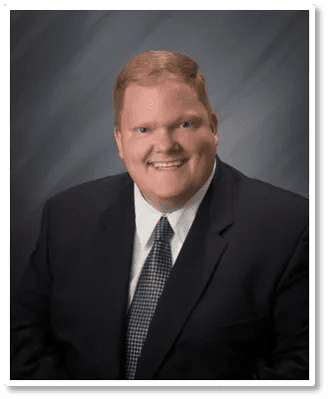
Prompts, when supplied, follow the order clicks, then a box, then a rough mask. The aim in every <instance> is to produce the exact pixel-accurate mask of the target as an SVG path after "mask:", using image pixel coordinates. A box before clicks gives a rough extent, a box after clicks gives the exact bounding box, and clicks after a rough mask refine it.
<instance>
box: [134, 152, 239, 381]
mask: <svg viewBox="0 0 328 399" xmlns="http://www.w3.org/2000/svg"><path fill="white" fill-rule="evenodd" d="M232 187H233V184H232V177H231V174H230V172H229V171H228V170H226V169H225V166H224V165H223V164H222V163H221V162H220V161H219V159H218V158H217V169H216V172H215V176H214V178H213V181H212V183H211V186H210V187H209V189H208V192H207V193H206V196H205V198H204V200H203V201H202V204H201V205H200V207H199V210H198V212H197V215H196V218H195V221H194V223H193V225H192V227H191V229H190V231H189V234H188V236H187V238H186V241H185V243H184V245H183V247H182V249H181V252H180V254H179V256H178V259H177V261H176V263H175V265H174V267H173V270H172V272H171V275H170V277H169V279H168V281H167V283H166V285H165V288H164V291H163V294H162V297H161V298H160V300H159V302H158V305H157V308H156V312H155V315H154V317H153V320H152V322H151V325H150V328H149V331H148V335H147V339H146V342H145V345H144V347H143V351H142V353H141V356H140V359H139V363H138V368H137V371H136V375H135V378H136V379H151V378H153V376H154V375H155V373H156V371H157V370H158V368H159V367H160V365H161V363H162V361H163V360H164V358H165V356H166V355H167V353H168V352H169V350H170V348H171V347H172V345H173V344H174V341H175V340H176V338H177V336H178V334H179V332H180V330H181V329H182V327H183V325H184V323H185V322H186V319H187V318H188V315H189V314H190V313H191V311H192V309H193V308H194V306H195V305H196V303H197V301H198V299H199V298H200V296H201V295H202V293H203V292H204V290H205V289H206V286H207V284H208V282H209V280H210V279H211V276H212V275H213V272H214V271H215V269H216V267H217V265H218V263H219V260H220V257H221V256H222V255H223V252H224V250H225V248H226V246H227V243H226V241H225V240H224V239H223V238H222V237H221V236H220V233H222V232H223V230H224V229H226V228H227V227H228V226H230V225H231V224H232V223H233V214H232V196H233V194H232Z"/></svg>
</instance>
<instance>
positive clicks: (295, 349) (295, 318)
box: [254, 226, 309, 380]
mask: <svg viewBox="0 0 328 399" xmlns="http://www.w3.org/2000/svg"><path fill="white" fill-rule="evenodd" d="M272 313H273V314H272V317H273V321H274V322H273V345H272V348H270V354H269V356H268V358H267V359H262V360H261V361H260V362H259V363H258V365H257V370H256V373H255V374H256V375H255V376H254V377H255V378H257V379H261V380H306V379H309V232H308V226H307V227H306V229H305V231H303V233H302V235H301V237H300V239H299V241H298V243H297V246H296V248H295V250H294V252H293V254H292V257H291V258H290V260H289V262H288V264H287V267H286V269H285V271H284V273H283V275H282V277H281V278H280V280H279V283H278V285H277V289H276V293H275V297H274V303H273V308H272Z"/></svg>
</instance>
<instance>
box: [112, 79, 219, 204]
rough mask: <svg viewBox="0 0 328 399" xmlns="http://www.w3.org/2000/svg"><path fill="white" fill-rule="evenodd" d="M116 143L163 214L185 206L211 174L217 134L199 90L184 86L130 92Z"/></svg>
mask: <svg viewBox="0 0 328 399" xmlns="http://www.w3.org/2000/svg"><path fill="white" fill-rule="evenodd" d="M115 138H116V142H117V145H118V149H119V155H120V157H121V158H122V159H123V160H124V163H125V165H126V167H127V169H128V172H129V174H130V176H131V177H132V179H133V180H134V182H135V183H136V184H137V186H138V187H139V189H140V191H141V193H142V195H143V196H144V198H145V199H146V200H147V201H148V202H149V203H150V204H152V205H153V206H155V207H156V208H157V209H160V210H162V211H168V212H169V211H172V210H173V209H176V208H177V207H180V206H182V205H183V204H184V203H185V202H186V201H188V199H189V198H191V197H192V196H193V195H194V194H195V193H196V192H197V191H198V190H199V189H200V188H201V187H202V186H203V185H204V183H205V182H206V181H207V179H208V178H209V176H210V174H211V172H212V169H213V165H214V160H215V155H216V146H217V134H216V133H213V132H212V130H211V127H210V121H209V118H208V113H207V111H206V109H205V107H204V106H203V104H202V103H201V102H200V101H199V100H198V98H197V94H196V92H195V90H193V89H192V88H191V87H189V86H188V85H186V84H184V83H179V82H177V81H173V80H169V81H166V82H165V83H162V84H160V85H157V86H146V87H145V86H140V85H137V84H131V85H130V86H128V87H127V89H126V91H125V96H124V106H123V109H122V113H121V128H120V131H118V130H116V129H115Z"/></svg>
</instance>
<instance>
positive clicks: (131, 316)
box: [125, 216, 174, 380]
mask: <svg viewBox="0 0 328 399" xmlns="http://www.w3.org/2000/svg"><path fill="white" fill-rule="evenodd" d="M173 234H174V232H173V230H172V227H171V226H170V223H169V221H168V220H167V218H166V217H165V216H162V217H161V218H160V220H159V222H158V223H157V225H156V228H155V237H154V245H153V247H152V249H151V251H150V253H149V255H148V257H147V259H146V261H145V263H144V266H143V268H142V271H141V274H140V277H139V281H138V284H137V288H136V291H135V294H134V298H133V301H132V303H131V306H130V309H129V312H128V320H127V323H128V327H127V332H126V337H125V340H126V341H125V349H126V362H125V378H126V379H128V380H133V379H134V375H135V372H136V369H137V365H138V360H139V357H140V354H141V350H142V347H143V344H144V342H145V340H146V337H147V333H148V327H149V325H150V322H151V320H152V318H153V315H154V313H155V309H156V306H157V302H158V299H159V298H160V296H161V294H162V292H163V288H164V285H165V282H166V280H167V278H168V277H169V275H170V272H171V268H172V255H171V245H170V240H171V238H172V236H173Z"/></svg>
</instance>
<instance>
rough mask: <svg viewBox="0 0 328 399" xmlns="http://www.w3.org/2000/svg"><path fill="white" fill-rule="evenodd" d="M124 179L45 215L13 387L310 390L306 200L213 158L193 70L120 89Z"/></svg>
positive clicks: (17, 317) (59, 203) (209, 117)
mask: <svg viewBox="0 0 328 399" xmlns="http://www.w3.org/2000/svg"><path fill="white" fill-rule="evenodd" d="M114 102H115V111H116V119H115V129H114V134H115V139H116V142H117V145H118V150H119V155H120V157H121V158H122V159H123V161H124V163H125V165H126V167H127V170H128V173H124V174H121V175H118V176H111V177H107V178H103V179H99V180H96V181H93V182H89V183H85V184H83V185H80V186H77V187H73V188H71V189H69V190H67V191H66V192H64V193H61V194H59V195H57V196H55V197H53V198H52V199H50V200H49V201H48V202H47V205H46V207H45V211H44V215H43V219H42V225H41V234H40V239H39V242H38V245H37V247H36V250H35V251H34V253H33V255H32V257H31V261H30V265H29V267H28V268H27V270H26V272H25V274H24V275H23V278H22V280H21V283H20V286H19V290H18V293H17V297H16V299H15V301H13V310H12V316H13V322H12V325H13V333H12V377H11V378H12V379H105V380H107V379H108V380H109V379H199V380H202V379H213V380H216V379H308V378H309V375H308V201H307V200H306V199H304V198H302V197H301V196H299V195H296V194H293V193H290V192H287V191H285V190H282V189H278V188H275V187H273V186H271V185H269V184H266V183H262V182H260V181H257V180H254V179H250V178H247V177H246V176H244V175H243V174H241V173H240V172H238V171H236V170H235V169H233V168H232V167H230V166H228V165H226V164H224V163H223V162H221V161H220V159H219V158H218V157H217V156H216V147H217V142H218V132H217V125H218V121H217V117H216V115H215V113H214V111H213V109H212V108H211V106H210V104H209V102H208V98H207V95H206V91H205V81H204V78H203V76H202V75H200V74H199V73H198V70H197V64H196V63H195V62H194V61H192V60H191V59H189V58H188V57H185V56H182V55H181V54H173V53H169V52H165V51H154V52H146V53H142V54H140V55H139V56H138V57H136V58H135V59H134V60H132V61H131V62H130V63H129V64H128V65H127V66H126V67H125V68H124V69H123V70H122V71H121V72H120V74H119V75H118V78H117V83H116V88H115V92H114Z"/></svg>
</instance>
